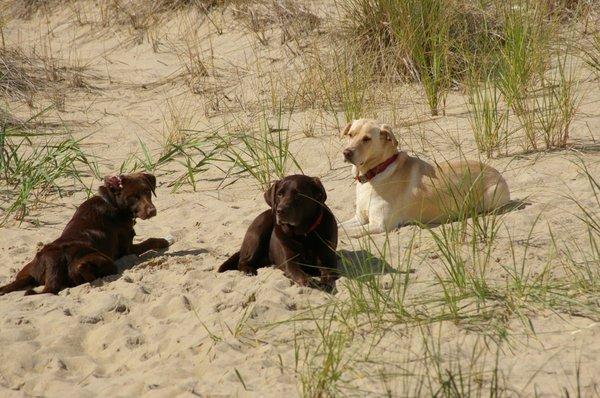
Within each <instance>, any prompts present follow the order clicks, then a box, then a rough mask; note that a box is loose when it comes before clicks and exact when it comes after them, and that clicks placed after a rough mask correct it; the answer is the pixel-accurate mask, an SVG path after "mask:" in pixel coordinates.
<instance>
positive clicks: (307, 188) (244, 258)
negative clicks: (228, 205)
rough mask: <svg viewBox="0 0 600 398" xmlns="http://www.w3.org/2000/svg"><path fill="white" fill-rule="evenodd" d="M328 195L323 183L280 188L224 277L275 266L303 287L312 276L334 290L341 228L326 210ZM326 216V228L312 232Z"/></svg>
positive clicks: (287, 182)
mask: <svg viewBox="0 0 600 398" xmlns="http://www.w3.org/2000/svg"><path fill="white" fill-rule="evenodd" d="M326 198H327V194H326V193H325V189H324V188H323V185H322V184H321V182H320V181H319V179H318V178H313V177H307V176H303V175H293V176H288V177H285V178H283V179H282V180H280V181H277V182H275V183H274V184H273V185H272V186H271V187H270V188H269V190H268V191H267V192H265V201H266V202H267V204H268V205H269V206H270V207H271V209H269V210H266V211H264V212H263V213H261V214H260V215H259V216H258V217H256V218H255V219H254V221H253V222H252V224H251V225H250V227H249V228H248V231H247V232H246V235H245V236H244V240H243V242H242V247H241V249H240V251H238V252H237V253H235V254H234V255H232V256H231V257H230V258H229V259H228V260H227V261H225V262H224V263H223V264H222V265H221V266H220V267H219V271H218V272H224V271H228V270H239V271H242V272H246V273H248V274H256V270H257V269H258V268H260V267H265V266H268V265H271V264H274V265H275V266H276V267H277V268H279V269H281V270H283V271H284V272H285V274H286V275H287V276H288V277H289V278H290V279H292V280H293V281H294V282H296V283H298V284H299V285H302V286H306V285H308V284H309V283H310V276H317V275H320V276H321V283H322V284H324V285H326V286H328V287H331V286H332V285H333V283H334V282H335V280H336V279H337V271H336V264H337V257H336V252H335V250H336V247H337V238H338V237H337V225H336V221H335V218H334V216H333V214H332V213H331V211H330V210H329V208H328V207H327V206H326V205H325V200H326ZM320 214H322V218H321V222H320V223H319V224H318V225H317V226H316V228H314V230H312V231H311V230H310V229H311V227H312V226H313V225H314V224H315V221H316V220H318V219H319V217H320Z"/></svg>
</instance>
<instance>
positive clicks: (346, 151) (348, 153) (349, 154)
mask: <svg viewBox="0 0 600 398" xmlns="http://www.w3.org/2000/svg"><path fill="white" fill-rule="evenodd" d="M342 153H343V154H344V159H346V160H350V159H352V155H354V151H353V150H352V149H350V148H346V149H344V152H342Z"/></svg>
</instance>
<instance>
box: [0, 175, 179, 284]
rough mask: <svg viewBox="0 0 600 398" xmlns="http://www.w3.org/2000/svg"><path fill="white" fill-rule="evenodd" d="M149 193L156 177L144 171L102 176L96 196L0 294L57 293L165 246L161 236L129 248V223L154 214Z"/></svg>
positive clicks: (131, 237) (81, 208) (132, 223)
mask: <svg viewBox="0 0 600 398" xmlns="http://www.w3.org/2000/svg"><path fill="white" fill-rule="evenodd" d="M155 189H156V178H155V177H154V176H153V175H152V174H148V173H136V174H126V175H120V176H110V177H106V178H105V179H104V185H103V186H101V187H100V188H99V190H98V194H97V195H95V196H93V197H91V198H90V199H88V200H86V201H85V202H83V203H82V204H81V206H79V208H77V211H76V212H75V214H74V215H73V218H71V221H69V223H68V224H67V226H66V227H65V229H64V231H63V233H62V235H61V236H60V237H59V238H58V239H56V240H55V241H54V242H52V243H50V244H47V245H45V246H44V247H43V248H42V249H41V250H40V251H39V252H38V253H37V254H36V255H35V258H34V259H33V260H32V261H31V262H30V263H28V264H27V265H25V267H24V268H23V269H22V270H21V271H20V272H19V273H18V274H17V277H16V280H15V281H14V282H12V283H9V284H8V285H6V286H3V287H0V295H3V294H6V293H9V292H13V291H16V290H26V289H28V290H27V292H26V293H25V294H26V295H29V294H36V292H35V291H34V290H33V289H32V288H33V287H36V286H40V285H44V290H43V291H42V293H52V294H57V293H58V292H59V291H60V290H62V289H63V288H65V287H72V286H76V285H80V284H82V283H86V282H91V281H93V280H94V279H96V278H101V277H104V276H107V275H111V274H115V273H117V267H116V265H115V263H114V260H116V259H118V258H120V257H123V256H126V255H128V254H136V255H140V254H142V253H144V252H146V251H148V250H158V249H165V248H167V247H169V244H170V242H169V241H167V240H166V239H162V238H151V239H146V240H145V241H143V242H142V243H139V244H133V237H134V236H135V231H134V230H133V226H134V224H135V219H136V218H141V219H142V220H145V219H148V218H151V217H154V216H155V215H156V207H154V205H153V204H152V194H153V193H154V190H155Z"/></svg>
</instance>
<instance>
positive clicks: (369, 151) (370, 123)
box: [340, 119, 398, 170]
mask: <svg viewBox="0 0 600 398" xmlns="http://www.w3.org/2000/svg"><path fill="white" fill-rule="evenodd" d="M340 135H341V137H347V138H348V145H347V146H346V148H345V149H344V151H343V154H344V161H346V162H348V163H352V164H353V165H355V166H356V167H357V168H358V169H360V170H368V169H370V168H372V167H374V166H376V165H378V164H379V163H381V162H383V161H385V160H386V159H388V158H389V157H391V156H392V155H393V154H394V153H396V151H397V150H398V140H396V137H395V136H394V133H392V129H391V127H390V126H388V125H387V124H379V123H378V122H376V121H375V120H370V119H358V120H354V121H352V122H350V123H348V124H347V125H346V127H345V128H344V129H343V130H342V131H341V133H340Z"/></svg>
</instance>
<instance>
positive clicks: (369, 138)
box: [362, 137, 371, 142]
mask: <svg viewBox="0 0 600 398" xmlns="http://www.w3.org/2000/svg"><path fill="white" fill-rule="evenodd" d="M362 140H363V142H367V141H371V137H363V139H362Z"/></svg>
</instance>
